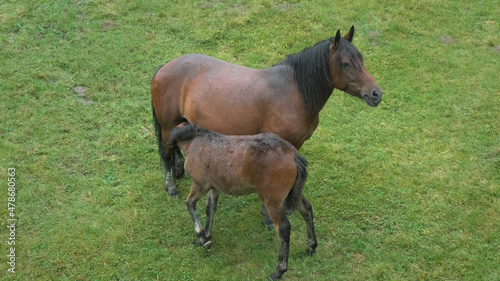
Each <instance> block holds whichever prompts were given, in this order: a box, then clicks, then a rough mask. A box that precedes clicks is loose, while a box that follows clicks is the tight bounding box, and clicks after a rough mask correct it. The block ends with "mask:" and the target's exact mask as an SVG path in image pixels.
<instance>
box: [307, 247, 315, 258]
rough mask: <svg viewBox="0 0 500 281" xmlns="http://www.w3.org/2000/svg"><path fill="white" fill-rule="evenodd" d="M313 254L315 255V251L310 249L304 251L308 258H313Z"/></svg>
mask: <svg viewBox="0 0 500 281" xmlns="http://www.w3.org/2000/svg"><path fill="white" fill-rule="evenodd" d="M315 254H316V250H313V249H311V248H309V249H307V250H306V255H308V256H313V255H315Z"/></svg>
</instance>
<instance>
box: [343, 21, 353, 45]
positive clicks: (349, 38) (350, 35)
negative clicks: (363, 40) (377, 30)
mask: <svg viewBox="0 0 500 281" xmlns="http://www.w3.org/2000/svg"><path fill="white" fill-rule="evenodd" d="M352 37H354V25H353V26H351V30H349V33H347V34H346V35H345V36H344V38H345V39H346V40H347V41H349V42H351V43H352Z"/></svg>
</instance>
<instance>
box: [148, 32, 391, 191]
mask: <svg viewBox="0 0 500 281" xmlns="http://www.w3.org/2000/svg"><path fill="white" fill-rule="evenodd" d="M353 35H354V27H351V30H350V31H349V33H347V34H346V35H345V36H344V37H341V36H340V31H337V34H336V36H335V37H334V38H330V39H327V40H324V41H321V42H319V43H317V44H316V45H315V46H313V47H310V48H307V49H304V50H302V51H301V52H300V53H297V54H293V55H290V56H288V57H287V58H286V59H285V60H283V61H282V62H280V63H278V64H276V65H273V66H272V67H269V68H266V69H259V70H257V69H252V68H248V67H243V66H238V65H234V64H231V63H228V62H225V61H222V60H218V59H215V58H212V57H209V56H205V55H199V54H191V55H185V56H182V57H179V58H177V59H174V60H172V61H170V62H169V63H167V64H165V65H164V66H162V67H161V68H160V69H159V70H158V71H157V73H156V74H155V76H154V78H153V81H152V82H151V97H152V107H153V119H154V123H155V130H156V132H157V135H158V145H159V151H160V156H161V158H162V160H163V163H164V166H165V189H166V190H167V192H168V194H169V195H170V196H175V195H177V194H178V193H179V191H178V190H177V189H176V187H175V183H174V182H173V179H172V174H173V175H174V176H175V177H177V178H179V177H182V175H183V173H184V169H183V161H184V159H183V157H182V154H181V153H180V150H179V148H178V147H177V146H173V147H165V146H164V143H167V142H168V140H169V136H170V132H171V131H172V130H173V129H174V128H175V127H176V126H177V125H179V124H180V123H182V122H184V121H187V122H189V123H196V124H197V125H198V126H200V127H203V128H206V129H209V130H212V131H216V132H219V133H223V134H226V135H253V134H258V133H263V132H271V133H275V134H277V135H279V136H280V137H282V138H283V139H285V140H287V141H288V142H290V143H291V144H292V145H294V146H295V147H296V148H297V149H299V148H300V147H301V146H302V144H303V143H304V141H306V140H307V139H308V138H309V137H311V135H312V133H313V132H314V130H315V129H316V127H317V126H318V122H319V116H318V114H319V112H320V110H321V109H322V108H323V106H324V105H325V103H326V101H327V100H328V98H329V97H330V95H331V94H332V91H333V89H334V88H337V89H340V90H342V91H344V92H347V93H349V94H351V95H353V96H356V97H360V98H363V99H364V100H365V101H366V103H367V104H368V105H370V106H377V105H378V104H379V102H380V101H381V100H382V90H381V89H380V87H379V86H378V85H377V83H376V82H375V80H374V79H373V77H372V76H371V75H370V74H369V73H368V71H367V70H366V69H365V67H364V65H363V56H362V55H361V53H360V52H359V51H358V50H357V49H356V48H355V47H354V46H353V45H352V44H351V42H352V38H353Z"/></svg>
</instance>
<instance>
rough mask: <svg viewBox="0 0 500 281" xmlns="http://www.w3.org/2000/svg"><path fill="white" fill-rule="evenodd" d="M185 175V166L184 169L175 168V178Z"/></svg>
mask: <svg viewBox="0 0 500 281" xmlns="http://www.w3.org/2000/svg"><path fill="white" fill-rule="evenodd" d="M183 176H184V168H182V169H175V171H174V178H176V179H180V178H182V177H183Z"/></svg>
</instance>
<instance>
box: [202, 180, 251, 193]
mask: <svg viewBox="0 0 500 281" xmlns="http://www.w3.org/2000/svg"><path fill="white" fill-rule="evenodd" d="M211 181H212V186H213V187H214V188H217V189H218V190H220V191H222V192H223V193H225V194H228V195H232V196H243V195H248V194H251V193H255V191H256V190H255V188H254V187H253V186H251V185H249V184H246V183H243V182H238V181H235V180H228V179H227V178H225V177H217V178H212V179H211Z"/></svg>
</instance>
